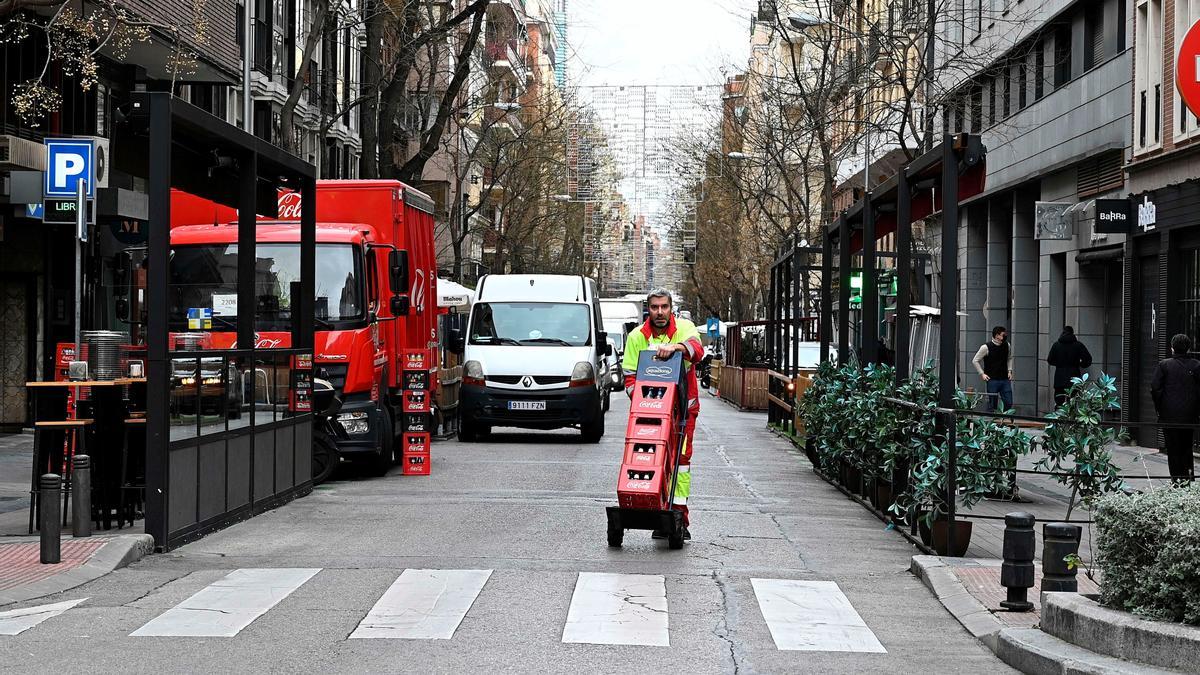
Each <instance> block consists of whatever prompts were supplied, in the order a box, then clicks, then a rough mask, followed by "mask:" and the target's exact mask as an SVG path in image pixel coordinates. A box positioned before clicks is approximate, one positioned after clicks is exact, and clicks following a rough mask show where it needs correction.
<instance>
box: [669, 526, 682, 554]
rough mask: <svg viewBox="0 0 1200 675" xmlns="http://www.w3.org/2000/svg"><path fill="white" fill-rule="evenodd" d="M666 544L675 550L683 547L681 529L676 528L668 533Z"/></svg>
mask: <svg viewBox="0 0 1200 675" xmlns="http://www.w3.org/2000/svg"><path fill="white" fill-rule="evenodd" d="M667 546H670V547H671V548H673V549H677V550H678V549H681V548H683V530H681V529H678V530H675V531H674V532H671V533H670V534H668V535H667Z"/></svg>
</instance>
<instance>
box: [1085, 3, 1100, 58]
mask: <svg viewBox="0 0 1200 675" xmlns="http://www.w3.org/2000/svg"><path fill="white" fill-rule="evenodd" d="M1104 5H1105V3H1103V2H1093V3H1091V4H1089V5H1087V8H1086V9H1084V12H1083V69H1084V70H1091V69H1092V68H1095V67H1096V66H1097V65H1098V64H1099V63H1101V62H1103V61H1104V58H1105V53H1104Z"/></svg>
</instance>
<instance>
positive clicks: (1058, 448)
mask: <svg viewBox="0 0 1200 675" xmlns="http://www.w3.org/2000/svg"><path fill="white" fill-rule="evenodd" d="M1120 409H1121V403H1120V398H1119V397H1118V394H1117V385H1116V378H1113V377H1111V376H1109V375H1100V376H1099V377H1097V378H1096V380H1095V381H1094V382H1092V381H1090V380H1089V379H1088V376H1087V375H1086V374H1085V375H1083V376H1082V377H1076V378H1073V379H1072V380H1071V387H1070V389H1068V390H1067V400H1066V401H1064V402H1063V404H1062V405H1061V406H1059V407H1058V409H1056V410H1055V411H1054V412H1052V413H1050V414H1049V415H1047V417H1049V418H1050V419H1053V420H1056V421H1055V422H1053V423H1051V424H1047V425H1046V430H1045V433H1043V434H1042V437H1041V439H1040V446H1041V449H1042V451H1043V452H1044V453H1045V454H1044V455H1043V456H1042V457H1041V458H1040V459H1038V461H1037V462H1036V463H1035V466H1036V467H1037V468H1039V469H1042V470H1045V471H1050V472H1053V476H1054V480H1056V481H1058V482H1059V483H1062V484H1063V485H1065V486H1069V487H1070V488H1071V499H1070V501H1068V503H1067V515H1066V519H1068V520H1069V519H1070V518H1071V511H1072V510H1073V509H1074V508H1075V506H1076V505H1078V504H1080V503H1082V504H1084V505H1086V506H1089V507H1090V505H1091V504H1092V502H1094V501H1095V500H1096V499H1097V498H1099V497H1102V496H1104V495H1105V494H1108V493H1109V492H1114V491H1116V490H1119V489H1120V488H1121V485H1122V481H1121V478H1120V476H1119V475H1118V474H1119V470H1118V468H1117V467H1116V465H1114V464H1113V461H1112V452H1111V451H1110V450H1109V447H1110V446H1111V445H1112V444H1113V443H1114V442H1116V441H1118V440H1120V439H1121V438H1122V435H1121V434H1120V433H1118V431H1117V430H1116V429H1115V428H1113V427H1106V426H1101V423H1102V421H1103V417H1104V413H1107V412H1111V411H1116V410H1120ZM1057 420H1061V421H1057Z"/></svg>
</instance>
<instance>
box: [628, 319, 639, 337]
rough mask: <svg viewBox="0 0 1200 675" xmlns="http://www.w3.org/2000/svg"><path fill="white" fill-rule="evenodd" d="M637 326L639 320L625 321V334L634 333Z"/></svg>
mask: <svg viewBox="0 0 1200 675" xmlns="http://www.w3.org/2000/svg"><path fill="white" fill-rule="evenodd" d="M637 327H638V322H636V321H626V322H625V334H626V335H629V334H630V333H632V332H633V331H634V330H635V329H636V328H637Z"/></svg>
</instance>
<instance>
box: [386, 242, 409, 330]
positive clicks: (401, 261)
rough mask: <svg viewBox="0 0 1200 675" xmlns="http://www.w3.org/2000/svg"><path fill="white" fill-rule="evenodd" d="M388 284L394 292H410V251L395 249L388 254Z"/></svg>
mask: <svg viewBox="0 0 1200 675" xmlns="http://www.w3.org/2000/svg"><path fill="white" fill-rule="evenodd" d="M388 284H389V285H390V286H391V287H392V293H407V292H408V251H401V250H397V249H393V250H392V252H391V253H389V254H388ZM397 316H400V315H397Z"/></svg>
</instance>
